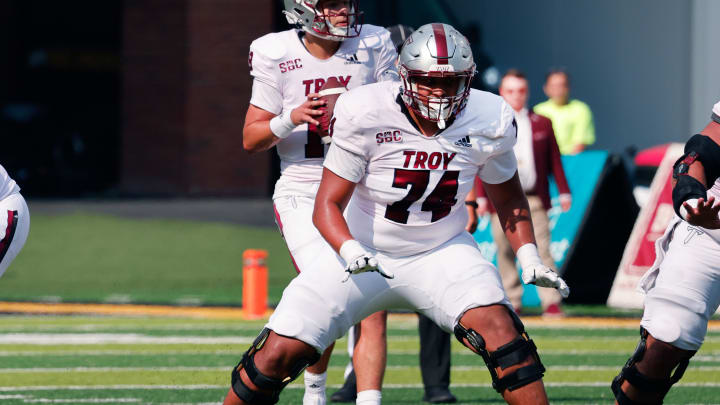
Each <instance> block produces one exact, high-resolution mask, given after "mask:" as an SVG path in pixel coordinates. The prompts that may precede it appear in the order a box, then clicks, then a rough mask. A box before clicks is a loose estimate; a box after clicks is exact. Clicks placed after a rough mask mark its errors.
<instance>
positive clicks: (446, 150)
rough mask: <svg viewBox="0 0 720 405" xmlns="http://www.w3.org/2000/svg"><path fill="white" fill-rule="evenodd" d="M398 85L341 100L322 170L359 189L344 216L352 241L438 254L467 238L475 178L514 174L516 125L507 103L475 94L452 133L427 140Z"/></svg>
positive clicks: (395, 251) (398, 252) (394, 251)
mask: <svg viewBox="0 0 720 405" xmlns="http://www.w3.org/2000/svg"><path fill="white" fill-rule="evenodd" d="M399 95H400V83H399V82H381V83H375V84H370V85H366V86H362V87H359V88H356V89H354V90H352V91H350V92H347V93H344V94H343V95H341V96H340V98H339V99H338V101H337V103H336V105H335V111H334V115H333V124H331V125H332V128H333V134H332V136H333V142H332V145H331V147H330V151H329V152H328V156H327V158H326V159H325V163H324V165H325V167H326V168H327V169H329V170H331V171H332V172H333V173H335V174H337V175H338V176H340V177H343V178H345V179H347V180H350V181H353V182H356V183H358V184H357V187H356V188H355V192H354V194H353V198H352V199H351V201H350V203H349V205H348V208H347V210H346V215H345V216H346V219H347V223H348V226H349V228H350V232H351V234H352V235H353V237H354V238H355V239H357V240H359V241H360V242H361V243H363V244H365V245H367V246H370V247H372V248H374V249H377V250H380V251H383V252H385V253H387V254H389V255H393V256H398V257H402V256H409V255H413V254H417V253H421V252H424V251H427V250H430V249H433V248H435V247H437V246H440V245H441V244H443V243H445V242H447V241H449V240H450V239H452V238H453V237H454V236H456V235H458V234H459V233H461V232H463V231H464V229H465V225H466V224H467V210H466V209H465V204H464V201H465V197H466V196H467V194H468V192H469V191H470V190H471V189H472V187H473V182H474V179H475V176H477V175H479V176H480V178H481V179H482V180H483V181H484V182H486V183H491V184H498V183H502V182H505V181H507V180H509V179H510V178H511V177H512V176H513V175H514V174H515V172H516V170H517V162H516V160H515V155H514V153H513V145H514V144H515V139H516V125H515V121H514V116H513V112H512V109H511V108H510V106H508V105H507V104H506V103H505V102H504V101H503V100H502V98H500V97H498V96H496V95H493V94H491V93H487V92H482V91H477V90H472V91H471V93H470V97H469V99H468V100H467V105H466V107H465V109H464V110H462V111H461V112H460V113H459V114H458V115H457V116H456V117H455V119H454V121H453V122H451V123H449V125H448V127H447V128H446V129H445V130H443V131H442V132H440V133H439V134H437V135H435V136H432V137H426V136H424V135H422V134H421V133H420V132H419V130H418V129H417V128H416V127H415V126H414V125H413V123H412V122H411V119H410V117H409V116H408V112H407V109H406V107H405V105H404V104H403V102H402V100H401V98H400V97H399Z"/></svg>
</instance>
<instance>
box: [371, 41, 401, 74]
mask: <svg viewBox="0 0 720 405" xmlns="http://www.w3.org/2000/svg"><path fill="white" fill-rule="evenodd" d="M380 39H381V41H380V42H381V46H380V50H379V52H378V57H377V65H376V66H375V81H376V82H383V81H391V80H398V79H399V78H400V76H399V75H398V72H397V68H396V67H395V61H396V60H397V57H398V55H397V51H396V50H395V45H393V42H392V39H391V38H390V31H388V30H383V32H382V33H381V34H380Z"/></svg>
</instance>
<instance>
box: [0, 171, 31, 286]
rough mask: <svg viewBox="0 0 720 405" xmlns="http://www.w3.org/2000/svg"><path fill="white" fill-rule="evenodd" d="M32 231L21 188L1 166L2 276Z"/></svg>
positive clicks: (0, 237) (0, 242) (0, 247)
mask: <svg viewBox="0 0 720 405" xmlns="http://www.w3.org/2000/svg"><path fill="white" fill-rule="evenodd" d="M29 231H30V211H29V210H28V206H27V204H26V203H25V199H24V198H23V196H22V195H20V186H18V185H17V183H15V180H13V179H11V178H10V176H9V175H8V172H7V171H6V170H5V168H4V167H2V166H0V276H2V275H3V273H5V270H7V268H8V266H10V263H12V261H13V259H15V256H17V254H18V253H20V249H22V248H23V246H24V245H25V241H26V240H27V237H28V232H29Z"/></svg>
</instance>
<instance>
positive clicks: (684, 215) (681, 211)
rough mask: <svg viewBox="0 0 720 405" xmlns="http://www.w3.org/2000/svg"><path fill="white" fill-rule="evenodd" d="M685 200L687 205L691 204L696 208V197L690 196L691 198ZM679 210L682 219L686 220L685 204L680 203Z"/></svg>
mask: <svg viewBox="0 0 720 405" xmlns="http://www.w3.org/2000/svg"><path fill="white" fill-rule="evenodd" d="M685 202H686V203H688V205H689V206H691V207H693V208H697V206H698V199H697V198H691V199H689V200H687V201H685ZM679 211H680V216H681V217H682V219H684V220H686V221H687V220H688V212H687V210H686V209H685V205H682V204H681V205H680V210H679Z"/></svg>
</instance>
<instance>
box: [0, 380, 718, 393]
mask: <svg viewBox="0 0 720 405" xmlns="http://www.w3.org/2000/svg"><path fill="white" fill-rule="evenodd" d="M341 386H342V385H341V384H329V385H328V388H330V389H337V388H340V387H341ZM545 386H546V387H607V386H609V383H608V382H607V381H591V382H564V383H560V382H545ZM423 387H424V386H423V385H422V384H383V389H403V388H417V389H420V388H423ZM450 387H451V388H490V387H491V385H490V384H476V383H472V384H450ZM675 387H686V388H697V387H706V388H720V382H707V383H683V382H679V383H677V384H675V385H673V388H675ZM221 388H228V385H67V386H66V385H45V386H38V385H33V386H27V387H0V392H22V391H58V390H66V391H80V390H188V391H193V390H210V389H221ZM286 389H305V387H304V385H302V384H299V383H294V384H291V385H288V386H287V387H286Z"/></svg>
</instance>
